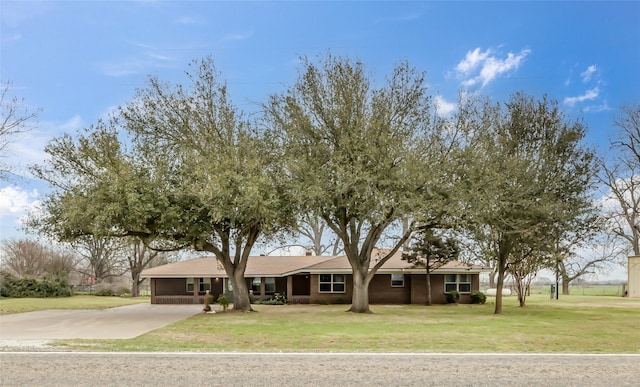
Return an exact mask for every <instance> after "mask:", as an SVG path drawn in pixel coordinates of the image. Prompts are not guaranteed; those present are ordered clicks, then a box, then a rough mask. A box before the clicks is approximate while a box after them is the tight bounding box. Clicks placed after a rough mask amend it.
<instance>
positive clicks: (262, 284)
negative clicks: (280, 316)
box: [260, 277, 267, 298]
mask: <svg viewBox="0 0 640 387" xmlns="http://www.w3.org/2000/svg"><path fill="white" fill-rule="evenodd" d="M266 289H267V287H266V286H265V283H264V277H260V298H264V296H265V295H266V293H265V290H266Z"/></svg>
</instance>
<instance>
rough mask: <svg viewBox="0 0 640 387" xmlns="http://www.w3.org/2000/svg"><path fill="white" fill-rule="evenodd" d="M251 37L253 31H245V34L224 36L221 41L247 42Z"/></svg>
mask: <svg viewBox="0 0 640 387" xmlns="http://www.w3.org/2000/svg"><path fill="white" fill-rule="evenodd" d="M252 36H253V31H252V30H250V31H245V32H239V33H233V34H227V35H225V36H224V37H223V38H222V40H223V41H230V40H247V39H249V38H250V37H252Z"/></svg>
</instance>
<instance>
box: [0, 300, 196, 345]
mask: <svg viewBox="0 0 640 387" xmlns="http://www.w3.org/2000/svg"><path fill="white" fill-rule="evenodd" d="M197 313H202V305H197V304H192V305H151V304H136V305H127V306H120V307H117V308H111V309H104V310H43V311H38V312H27V313H17V314H9V315H3V316H0V340H1V341H16V340H57V339H131V338H133V337H136V336H140V335H141V334H144V333H147V332H149V331H152V330H154V329H158V328H160V327H163V326H165V325H169V324H171V323H174V322H176V321H180V320H183V319H185V318H187V317H190V316H193V315H194V314H197Z"/></svg>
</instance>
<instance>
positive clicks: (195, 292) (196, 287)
mask: <svg viewBox="0 0 640 387" xmlns="http://www.w3.org/2000/svg"><path fill="white" fill-rule="evenodd" d="M199 291H200V278H198V277H194V278H193V303H194V304H199V303H200V300H199V299H198V292H199Z"/></svg>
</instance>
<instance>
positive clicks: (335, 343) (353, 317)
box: [58, 295, 640, 353]
mask: <svg viewBox="0 0 640 387" xmlns="http://www.w3.org/2000/svg"><path fill="white" fill-rule="evenodd" d="M492 301H493V300H492V299H489V302H490V303H488V304H486V305H457V306H456V305H440V306H432V307H424V306H417V305H397V306H396V305H394V306H391V305H386V306H383V305H373V306H372V310H373V312H374V313H373V314H366V315H362V314H353V313H346V312H345V310H346V309H347V308H348V306H346V305H288V306H268V305H256V306H254V308H255V309H256V310H257V311H258V313H234V312H227V313H216V314H198V315H195V316H193V317H191V318H189V319H186V320H183V321H181V322H178V323H175V324H172V325H169V326H167V327H165V328H161V329H158V330H155V331H153V332H150V333H148V334H145V335H142V336H139V337H137V338H135V339H131V340H68V341H64V342H59V343H58V344H60V345H65V346H68V347H70V348H74V349H87V348H90V349H91V350H114V351H269V352H280V351H284V352H288V351H305V352H317V351H323V352H359V351H363V352H364V351H367V352H407V351H418V352H503V353H504V352H539V353H567V352H572V353H573V352H577V353H640V300H634V299H628V298H622V297H603V296H598V297H594V296H582V295H575V296H565V297H561V298H560V300H550V299H549V296H548V295H532V296H531V297H530V298H529V299H528V306H527V307H525V308H520V307H518V306H517V300H516V299H515V297H508V298H505V307H504V313H503V314H502V315H494V314H493V308H494V305H492V303H491V302H492Z"/></svg>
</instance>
